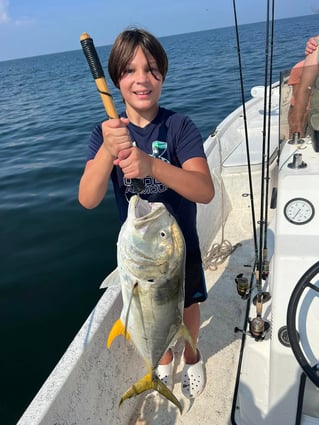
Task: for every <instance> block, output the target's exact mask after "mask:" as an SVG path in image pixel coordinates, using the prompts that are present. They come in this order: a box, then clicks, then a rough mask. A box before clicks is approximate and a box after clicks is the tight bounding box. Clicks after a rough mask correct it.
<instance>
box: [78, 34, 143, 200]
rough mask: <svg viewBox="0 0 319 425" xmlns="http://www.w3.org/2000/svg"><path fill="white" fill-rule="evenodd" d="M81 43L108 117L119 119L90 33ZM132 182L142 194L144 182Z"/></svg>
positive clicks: (83, 35)
mask: <svg viewBox="0 0 319 425" xmlns="http://www.w3.org/2000/svg"><path fill="white" fill-rule="evenodd" d="M80 43H81V46H82V50H83V52H84V55H85V57H86V59H87V62H88V65H89V68H90V70H91V73H92V76H93V78H94V81H95V84H96V87H97V90H98V92H99V93H100V96H101V99H102V103H103V105H104V109H105V112H106V114H107V116H108V117H109V119H114V118H118V117H119V116H118V113H117V111H116V107H115V104H114V101H113V96H112V95H111V92H110V90H109V87H108V85H107V82H106V79H105V75H104V71H103V68H102V65H101V62H100V59H99V57H98V54H97V51H96V48H95V46H94V43H93V39H92V38H91V37H90V36H89V34H88V33H86V32H84V33H82V34H81V36H80ZM132 146H135V144H134V142H132ZM131 181H132V186H133V187H134V189H135V190H136V192H137V193H140V192H141V191H142V190H143V189H144V183H143V180H140V179H131Z"/></svg>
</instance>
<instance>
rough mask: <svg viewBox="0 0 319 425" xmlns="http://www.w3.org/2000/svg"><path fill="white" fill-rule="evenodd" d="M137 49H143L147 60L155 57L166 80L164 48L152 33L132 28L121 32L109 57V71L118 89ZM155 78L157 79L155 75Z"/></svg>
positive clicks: (166, 67)
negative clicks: (149, 57)
mask: <svg viewBox="0 0 319 425" xmlns="http://www.w3.org/2000/svg"><path fill="white" fill-rule="evenodd" d="M137 47H140V48H141V49H142V51H143V53H144V55H145V57H146V58H148V56H149V55H151V56H153V58H154V59H155V62H156V64H157V67H158V70H159V72H160V74H161V75H162V77H163V81H164V80H165V77H166V74H167V70H168V59H167V55H166V52H165V50H164V48H163V46H162V45H161V43H160V42H159V41H158V40H157V38H156V37H154V36H153V35H152V34H151V33H149V32H147V31H145V30H143V29H138V28H132V29H128V30H125V31H123V32H121V33H120V34H119V35H118V36H117V38H116V40H115V42H114V44H113V47H112V50H111V53H110V56H109V60H108V71H109V75H110V77H111V79H112V81H113V83H114V85H115V86H116V87H117V88H119V82H120V80H121V78H122V76H123V75H124V73H125V71H126V68H127V65H128V64H129V63H130V61H131V60H132V58H133V56H134V53H135V51H136V49H137ZM153 75H154V74H153ZM154 77H155V78H156V76H155V75H154Z"/></svg>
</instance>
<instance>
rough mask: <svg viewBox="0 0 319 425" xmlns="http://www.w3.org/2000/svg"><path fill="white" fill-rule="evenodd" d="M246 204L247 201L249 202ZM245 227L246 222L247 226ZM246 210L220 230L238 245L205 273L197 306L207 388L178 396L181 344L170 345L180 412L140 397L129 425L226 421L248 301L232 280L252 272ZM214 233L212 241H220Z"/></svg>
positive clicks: (150, 397) (162, 401) (235, 213)
mask: <svg viewBox="0 0 319 425" xmlns="http://www.w3.org/2000/svg"><path fill="white" fill-rule="evenodd" d="M247 203H248V201H247ZM247 223H248V224H247ZM249 223H250V208H249V207H248V205H247V209H234V210H232V211H231V213H230V215H229V217H228V219H227V225H226V227H225V229H224V239H225V240H228V241H229V242H230V243H231V244H232V245H233V246H235V245H236V244H237V243H240V244H241V245H240V246H238V247H237V248H236V249H235V251H234V252H233V253H232V254H231V256H230V257H228V259H227V260H226V261H225V262H224V263H223V264H221V265H219V266H218V268H217V270H206V271H205V275H206V281H207V289H208V294H209V298H208V300H207V301H206V302H205V303H203V304H202V305H201V319H202V325H201V331H200V337H199V344H198V346H199V348H200V350H201V353H202V356H203V358H204V360H205V363H206V370H207V385H206V388H205V390H204V392H203V393H202V394H201V395H200V396H199V397H198V398H196V399H195V400H192V401H190V400H188V399H186V398H185V397H184V396H183V394H182V392H181V385H180V376H181V369H182V366H181V365H180V358H181V352H182V349H183V346H182V341H177V343H176V344H175V346H174V347H173V350H174V353H175V358H176V364H177V365H176V375H175V386H174V390H173V391H174V394H175V395H176V397H177V398H178V399H179V400H180V401H181V404H182V406H183V414H182V415H181V414H180V412H179V410H178V409H177V408H176V407H175V406H174V405H173V404H172V403H170V402H169V401H167V400H166V399H164V398H163V397H161V396H159V395H157V394H155V393H149V394H147V395H146V396H143V395H141V396H139V397H140V401H139V404H138V408H137V410H136V414H134V415H133V416H132V418H131V421H130V422H129V425H149V424H153V425H172V424H176V425H186V424H187V425H188V424H189V425H190V424H195V423H196V424H198V423H202V424H208V423H211V424H214V425H225V424H229V423H230V414H231V408H232V398H233V393H234V386H235V379H236V373H237V364H238V357H239V350H240V344H241V336H242V334H241V333H235V332H234V328H235V326H238V327H239V328H241V327H242V326H243V322H244V314H245V310H246V302H245V301H243V300H242V299H241V298H240V297H239V296H238V294H237V291H236V285H235V277H236V276H237V275H238V274H239V273H243V274H244V275H245V276H247V277H248V279H249V277H250V274H251V272H252V269H253V261H254V247H253V242H252V239H250V240H247V239H245V238H244V235H247V234H250V233H251V234H252V230H251V228H250V226H249ZM220 237H221V235H218V236H217V238H216V241H217V242H218V241H219V238H220Z"/></svg>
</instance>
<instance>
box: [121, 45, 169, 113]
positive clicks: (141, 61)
mask: <svg viewBox="0 0 319 425" xmlns="http://www.w3.org/2000/svg"><path fill="white" fill-rule="evenodd" d="M155 77H156V78H155ZM119 85H120V90H121V94H122V97H123V99H124V101H125V104H126V108H127V113H128V114H129V113H130V112H132V113H135V114H136V113H138V114H143V116H145V115H147V116H148V117H149V119H150V120H152V119H153V118H154V117H155V116H156V114H157V110H158V100H159V98H160V96H161V91H162V85H163V77H162V75H161V74H160V72H159V70H158V67H157V64H156V61H155V59H154V58H153V57H152V56H149V57H148V58H146V57H145V55H144V53H143V51H142V49H141V48H140V47H138V48H137V49H136V52H135V55H134V56H133V58H132V60H131V62H130V63H129V64H128V66H127V69H126V72H125V73H124V74H123V76H122V78H121V80H120V82H119Z"/></svg>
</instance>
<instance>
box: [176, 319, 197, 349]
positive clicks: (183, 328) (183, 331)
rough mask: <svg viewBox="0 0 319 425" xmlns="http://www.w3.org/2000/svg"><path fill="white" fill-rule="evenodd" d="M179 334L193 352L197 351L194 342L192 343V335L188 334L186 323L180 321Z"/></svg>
mask: <svg viewBox="0 0 319 425" xmlns="http://www.w3.org/2000/svg"><path fill="white" fill-rule="evenodd" d="M178 333H179V335H180V336H181V337H182V338H184V340H185V341H187V342H188V343H189V345H190V346H191V347H192V349H193V351H194V353H195V354H196V353H197V347H196V344H195V343H194V340H193V338H192V335H191V334H190V332H189V330H188V327H187V326H186V325H184V323H182V325H181V327H180V329H179V331H178Z"/></svg>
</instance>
